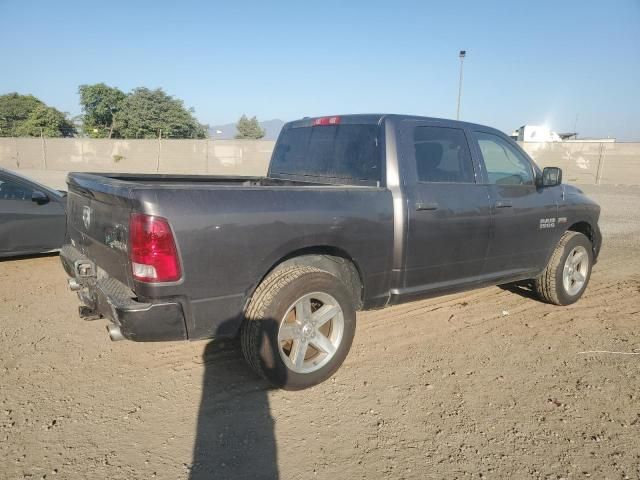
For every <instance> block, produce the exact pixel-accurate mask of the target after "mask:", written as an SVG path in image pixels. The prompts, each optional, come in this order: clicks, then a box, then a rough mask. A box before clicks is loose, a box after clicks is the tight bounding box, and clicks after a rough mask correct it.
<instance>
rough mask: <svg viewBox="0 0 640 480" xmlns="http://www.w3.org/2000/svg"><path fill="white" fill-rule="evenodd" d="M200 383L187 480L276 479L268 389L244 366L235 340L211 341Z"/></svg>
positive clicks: (274, 449)
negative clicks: (201, 385) (198, 407)
mask: <svg viewBox="0 0 640 480" xmlns="http://www.w3.org/2000/svg"><path fill="white" fill-rule="evenodd" d="M203 361H204V366H205V369H204V379H203V389H202V399H201V402H200V409H199V412H198V422H197V432H196V441H195V445H194V450H193V463H192V466H191V471H190V476H189V479H190V480H210V479H224V478H229V479H245V478H246V479H277V478H278V477H279V475H278V462H277V447H276V439H275V433H274V428H273V427H274V425H273V424H274V421H273V418H272V416H271V412H270V409H269V399H268V395H267V394H268V391H269V389H270V388H272V387H270V385H269V384H268V383H267V382H266V381H264V380H262V379H259V378H258V376H257V375H256V374H255V373H254V372H253V371H252V370H251V369H250V368H249V367H248V365H247V364H246V363H245V361H244V359H243V357H242V352H241V350H240V342H239V341H238V340H231V341H224V342H220V341H212V342H210V343H209V344H208V345H207V346H206V348H205V352H204V355H203Z"/></svg>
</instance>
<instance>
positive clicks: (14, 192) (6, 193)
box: [0, 177, 33, 200]
mask: <svg viewBox="0 0 640 480" xmlns="http://www.w3.org/2000/svg"><path fill="white" fill-rule="evenodd" d="M32 194H33V189H31V188H29V187H27V186H25V185H23V184H21V183H18V182H15V181H13V180H9V179H7V178H3V177H0V200H31V195H32Z"/></svg>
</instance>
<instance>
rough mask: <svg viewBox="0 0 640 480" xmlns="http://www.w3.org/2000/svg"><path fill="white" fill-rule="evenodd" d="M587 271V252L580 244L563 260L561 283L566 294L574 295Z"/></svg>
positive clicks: (580, 286) (584, 279)
mask: <svg viewBox="0 0 640 480" xmlns="http://www.w3.org/2000/svg"><path fill="white" fill-rule="evenodd" d="M588 273H589V254H588V253H587V249H586V248H584V247H583V246H582V245H578V246H577V247H575V248H574V249H573V250H571V252H570V253H569V255H568V256H567V259H566V260H565V262H564V269H563V271H562V285H563V287H564V291H565V292H567V294H569V295H571V296H574V295H576V294H577V293H578V292H579V291H580V290H581V289H582V287H583V286H584V283H585V282H586V281H587V274H588Z"/></svg>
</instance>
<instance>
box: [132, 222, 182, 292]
mask: <svg viewBox="0 0 640 480" xmlns="http://www.w3.org/2000/svg"><path fill="white" fill-rule="evenodd" d="M129 257H130V258H131V265H132V269H133V278H135V279H136V280H140V281H141V282H175V281H176V280H180V276H181V275H182V272H181V271H180V260H179V259H178V250H177V249H176V242H175V240H174V239H173V233H172V232H171V228H170V227H169V223H168V222H167V220H166V219H164V218H162V217H154V216H152V215H143V214H140V213H132V214H131V217H130V219H129Z"/></svg>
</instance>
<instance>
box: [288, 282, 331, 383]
mask: <svg viewBox="0 0 640 480" xmlns="http://www.w3.org/2000/svg"><path fill="white" fill-rule="evenodd" d="M343 333H344V315H343V312H342V308H341V307H340V304H339V303H338V301H337V300H336V299H335V298H333V297H332V296H331V295H329V294H328V293H324V292H314V293H309V294H307V295H304V296H303V297H301V298H299V299H298V300H296V301H295V302H294V303H293V305H291V306H290V307H289V308H288V309H287V312H286V313H285V315H284V317H283V318H282V320H281V321H280V327H279V330H278V347H279V348H278V350H279V353H280V357H281V358H282V360H283V362H284V363H285V364H286V366H287V367H288V368H289V369H290V370H292V371H294V372H296V373H311V372H314V371H316V370H319V369H320V368H322V367H323V366H324V365H326V364H327V363H328V362H329V360H331V358H333V356H334V355H335V353H336V351H337V350H338V347H339V346H340V342H341V341H342V337H343Z"/></svg>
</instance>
